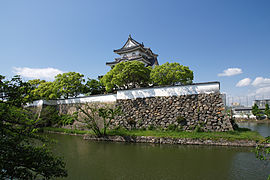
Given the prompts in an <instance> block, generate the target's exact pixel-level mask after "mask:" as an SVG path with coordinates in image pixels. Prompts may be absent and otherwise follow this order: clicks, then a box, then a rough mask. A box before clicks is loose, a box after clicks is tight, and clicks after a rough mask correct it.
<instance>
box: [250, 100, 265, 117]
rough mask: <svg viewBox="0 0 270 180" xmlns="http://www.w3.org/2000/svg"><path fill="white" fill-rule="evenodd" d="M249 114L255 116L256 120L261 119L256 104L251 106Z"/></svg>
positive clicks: (261, 115)
mask: <svg viewBox="0 0 270 180" xmlns="http://www.w3.org/2000/svg"><path fill="white" fill-rule="evenodd" d="M251 112H252V114H253V115H254V116H256V119H261V118H262V117H263V112H262V111H261V110H260V109H259V107H258V105H257V104H254V105H253V106H252V110H251Z"/></svg>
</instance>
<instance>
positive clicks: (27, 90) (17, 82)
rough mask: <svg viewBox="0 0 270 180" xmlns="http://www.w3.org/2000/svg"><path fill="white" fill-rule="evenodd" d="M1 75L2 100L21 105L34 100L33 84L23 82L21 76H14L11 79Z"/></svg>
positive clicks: (0, 89)
mask: <svg viewBox="0 0 270 180" xmlns="http://www.w3.org/2000/svg"><path fill="white" fill-rule="evenodd" d="M4 79H5V77H4V76H1V75H0V86H1V87H0V102H5V103H8V104H12V105H14V106H18V107H19V106H21V105H24V104H26V103H27V102H29V101H32V100H33V96H32V94H31V91H32V90H33V88H32V86H31V85H30V84H29V83H27V82H23V81H22V79H21V78H20V76H14V77H13V78H12V79H11V80H5V81H4Z"/></svg>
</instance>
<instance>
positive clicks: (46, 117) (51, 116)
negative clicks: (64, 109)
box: [38, 106, 59, 127]
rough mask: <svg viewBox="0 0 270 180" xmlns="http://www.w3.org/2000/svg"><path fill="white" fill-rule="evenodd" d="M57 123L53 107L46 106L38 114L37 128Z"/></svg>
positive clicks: (55, 110)
mask: <svg viewBox="0 0 270 180" xmlns="http://www.w3.org/2000/svg"><path fill="white" fill-rule="evenodd" d="M58 121H59V115H58V111H57V109H56V107H55V106H46V107H45V108H43V109H42V111H41V112H40V116H39V120H38V126H41V127H44V126H52V125H55V124H57V123H58Z"/></svg>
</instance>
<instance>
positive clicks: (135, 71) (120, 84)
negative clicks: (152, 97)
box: [101, 61, 151, 92]
mask: <svg viewBox="0 0 270 180" xmlns="http://www.w3.org/2000/svg"><path fill="white" fill-rule="evenodd" d="M150 72H151V70H150V68H147V67H145V65H144V63H142V62H139V61H127V62H121V63H118V64H117V65H115V66H114V68H112V69H111V70H110V71H109V72H108V73H107V74H106V75H104V76H103V77H102V78H101V82H102V84H104V86H105V88H106V91H107V92H111V91H113V90H114V89H116V88H118V89H130V88H135V87H144V86H148V84H149V78H150Z"/></svg>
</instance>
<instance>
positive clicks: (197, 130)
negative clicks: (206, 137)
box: [194, 125, 203, 132]
mask: <svg viewBox="0 0 270 180" xmlns="http://www.w3.org/2000/svg"><path fill="white" fill-rule="evenodd" d="M194 132H203V130H202V128H201V126H200V125H197V126H196V127H195V129H194Z"/></svg>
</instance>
